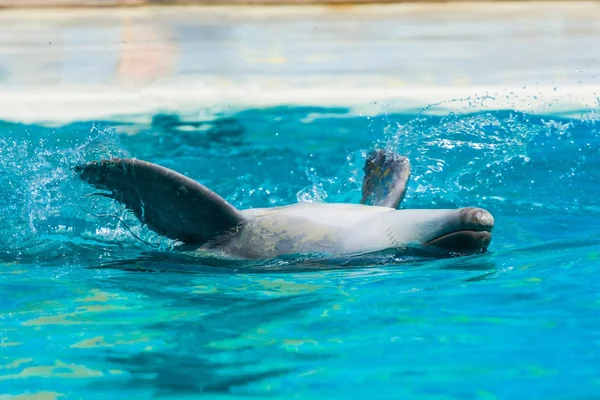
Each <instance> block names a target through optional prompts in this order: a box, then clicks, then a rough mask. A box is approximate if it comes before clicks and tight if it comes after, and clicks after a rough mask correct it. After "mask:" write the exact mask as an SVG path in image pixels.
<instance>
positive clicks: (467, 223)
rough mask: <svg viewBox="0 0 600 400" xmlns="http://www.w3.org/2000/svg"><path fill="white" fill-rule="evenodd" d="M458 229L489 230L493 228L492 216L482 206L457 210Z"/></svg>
mask: <svg viewBox="0 0 600 400" xmlns="http://www.w3.org/2000/svg"><path fill="white" fill-rule="evenodd" d="M459 220H460V222H459V225H462V226H460V228H459V229H474V230H489V231H491V230H492V229H493V228H494V217H493V216H492V214H490V213H489V212H488V211H486V210H484V209H483V208H475V207H467V208H463V209H461V210H460V211H459Z"/></svg>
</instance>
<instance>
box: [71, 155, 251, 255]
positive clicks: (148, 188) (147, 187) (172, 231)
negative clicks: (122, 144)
mask: <svg viewBox="0 0 600 400" xmlns="http://www.w3.org/2000/svg"><path fill="white" fill-rule="evenodd" d="M75 170H76V172H77V173H78V174H79V176H80V177H81V179H83V180H84V181H86V182H88V183H89V184H91V185H92V186H94V187H96V188H98V189H101V190H107V191H110V194H107V195H106V196H107V197H110V198H113V199H115V200H117V201H118V202H120V203H122V204H124V205H125V206H126V207H127V208H128V209H130V210H131V211H133V213H134V214H135V216H136V217H137V218H138V219H139V220H140V222H142V223H143V224H146V225H147V226H148V228H150V229H151V230H153V231H155V232H157V233H158V234H160V235H163V236H166V237H169V238H171V239H177V240H180V241H182V242H184V243H190V244H201V243H204V242H206V241H208V240H210V239H211V238H214V237H215V236H217V235H218V234H219V233H221V232H224V231H227V230H229V229H232V228H234V227H235V226H237V225H240V224H242V223H243V222H244V218H243V216H242V214H241V213H240V212H239V211H238V210H237V209H236V208H235V207H233V206H232V205H231V204H229V203H228V202H227V201H225V200H224V199H223V198H221V197H220V196H219V195H217V194H216V193H214V192H213V191H211V190H210V189H208V188H207V187H205V186H203V185H201V184H199V183H198V182H196V181H194V180H192V179H190V178H188V177H186V176H184V175H182V174H179V173H177V172H175V171H172V170H170V169H168V168H164V167H161V166H159V165H156V164H152V163H149V162H145V161H141V160H137V159H131V158H129V159H127V158H123V159H121V158H113V159H109V160H102V161H93V162H90V163H86V164H83V165H79V166H77V167H75Z"/></svg>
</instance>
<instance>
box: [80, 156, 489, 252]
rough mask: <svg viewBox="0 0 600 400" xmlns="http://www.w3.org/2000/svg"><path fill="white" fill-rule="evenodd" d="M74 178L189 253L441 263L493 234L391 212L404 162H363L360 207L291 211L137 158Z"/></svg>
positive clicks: (483, 216)
mask: <svg viewBox="0 0 600 400" xmlns="http://www.w3.org/2000/svg"><path fill="white" fill-rule="evenodd" d="M76 171H77V172H78V173H79V175H80V177H81V178H82V179H83V180H84V181H86V182H88V183H89V184H91V185H93V186H94V187H96V188H98V189H102V190H107V191H108V192H110V193H106V194H103V195H104V196H107V197H110V198H112V199H114V200H116V201H118V202H120V203H122V204H124V205H125V206H126V207H127V208H128V209H130V210H131V211H133V213H134V214H135V215H136V217H137V218H138V219H139V220H140V221H141V222H142V223H144V224H146V225H147V226H148V227H149V228H150V229H151V230H153V231H155V232H157V233H159V234H161V235H163V236H166V237H169V238H171V239H176V240H178V241H180V242H181V243H183V244H184V245H185V246H184V247H185V248H188V249H189V248H190V247H191V248H192V249H194V250H197V251H202V252H206V251H209V252H211V253H215V254H218V255H222V256H228V257H235V258H242V259H268V258H273V257H277V256H282V255H287V254H298V253H319V254H326V255H330V256H347V255H358V254H368V253H374V252H379V251H385V250H394V251H397V252H398V254H402V253H403V252H406V253H408V252H411V251H414V250H427V251H431V252H432V254H437V255H441V256H450V255H468V254H477V253H482V252H485V251H486V250H487V247H488V245H489V244H490V241H491V237H492V236H491V231H492V229H493V227H494V218H493V217H492V215H491V214H490V213H489V212H487V211H486V210H483V209H481V208H472V207H468V208H460V209H448V210H439V209H413V210H397V209H396V207H398V206H399V204H400V203H401V201H402V199H403V198H404V194H405V191H406V185H407V183H408V179H409V176H410V163H409V161H408V159H407V158H406V157H401V156H399V155H397V154H394V153H390V152H386V151H383V150H378V151H375V152H373V153H371V154H370V155H369V157H368V158H367V162H366V164H365V178H364V181H363V194H362V199H361V204H320V203H305V204H292V205H287V206H282V207H273V208H257V209H248V210H238V209H236V208H235V207H234V206H232V205H231V204H229V203H228V202H227V201H225V200H224V199H223V198H221V197H220V196H219V195H217V194H216V193H214V192H212V191H211V190H210V189H208V188H206V187H205V186H203V185H201V184H199V183H198V182H196V181H194V180H192V179H190V178H187V177H186V176H184V175H181V174H179V173H177V172H175V171H172V170H170V169H167V168H164V167H161V166H158V165H156V164H151V163H148V162H145V161H141V160H137V159H116V158H115V159H109V160H102V161H93V162H90V163H87V164H84V165H80V166H78V167H76Z"/></svg>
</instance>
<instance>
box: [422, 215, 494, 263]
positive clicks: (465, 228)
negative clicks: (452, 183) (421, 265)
mask: <svg viewBox="0 0 600 400" xmlns="http://www.w3.org/2000/svg"><path fill="white" fill-rule="evenodd" d="M444 219H445V222H444V223H441V224H440V225H438V226H437V228H436V229H433V230H432V231H431V232H429V233H428V234H427V236H426V238H425V239H424V242H423V246H424V247H426V248H433V249H435V250H438V251H447V252H450V253H454V254H477V253H483V252H485V251H487V248H488V246H489V245H490V242H491V241H492V229H494V217H493V216H492V214H490V213H489V212H488V211H486V210H484V209H482V208H474V207H468V208H461V209H458V210H454V211H453V212H449V213H448V214H447V215H446V217H445V218H444Z"/></svg>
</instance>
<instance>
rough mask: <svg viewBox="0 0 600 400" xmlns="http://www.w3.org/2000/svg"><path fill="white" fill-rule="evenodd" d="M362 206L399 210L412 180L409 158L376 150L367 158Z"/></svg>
mask: <svg viewBox="0 0 600 400" xmlns="http://www.w3.org/2000/svg"><path fill="white" fill-rule="evenodd" d="M364 171H365V178H364V180H363V186H362V199H361V201H360V203H361V204H367V205H372V206H381V207H390V208H397V207H398V206H399V205H400V203H401V202H402V199H404V194H405V193H406V185H407V184H408V179H409V178H410V161H409V160H408V158H407V157H404V156H401V155H399V154H396V153H393V152H391V151H386V150H375V151H373V152H371V153H370V154H369V155H368V156H367V160H366V162H365V167H364Z"/></svg>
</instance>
